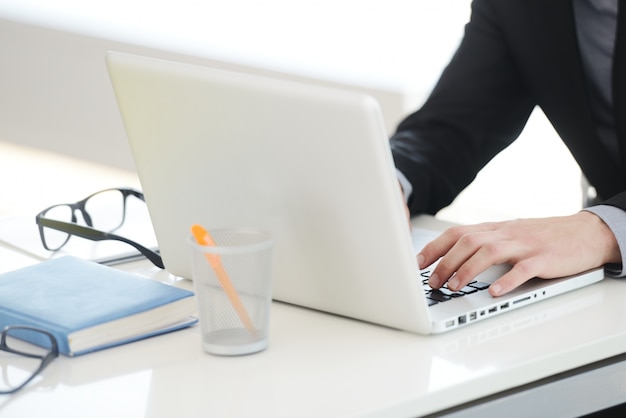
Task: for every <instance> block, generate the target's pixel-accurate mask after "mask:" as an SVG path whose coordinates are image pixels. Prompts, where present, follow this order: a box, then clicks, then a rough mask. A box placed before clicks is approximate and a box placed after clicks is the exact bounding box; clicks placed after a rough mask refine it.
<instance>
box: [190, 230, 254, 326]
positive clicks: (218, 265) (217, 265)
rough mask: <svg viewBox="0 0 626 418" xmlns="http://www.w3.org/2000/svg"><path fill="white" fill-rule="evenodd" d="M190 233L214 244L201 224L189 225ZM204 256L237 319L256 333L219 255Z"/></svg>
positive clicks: (208, 243) (199, 242)
mask: <svg viewBox="0 0 626 418" xmlns="http://www.w3.org/2000/svg"><path fill="white" fill-rule="evenodd" d="M191 233H192V234H193V236H194V238H195V240H196V242H197V243H198V244H200V245H205V246H210V247H214V246H215V241H214V240H213V238H212V237H211V235H210V234H209V232H208V231H207V230H206V229H204V227H202V226H201V225H197V224H196V225H193V226H192V227H191ZM205 257H206V259H207V261H208V262H209V264H210V265H211V267H212V268H213V271H214V272H215V275H216V276H217V279H218V280H219V282H220V284H221V285H222V288H223V289H224V291H225V292H226V295H227V296H228V299H229V300H230V303H231V304H232V305H233V308H234V309H235V312H236V313H237V316H239V319H240V320H241V322H242V323H243V324H244V325H245V327H246V328H247V329H248V331H250V332H251V333H252V334H253V335H256V328H255V327H254V324H253V323H252V320H251V319H250V315H248V311H247V310H246V307H245V306H244V304H243V303H242V302H241V299H240V298H239V295H238V294H237V290H236V289H235V287H234V286H233V283H232V282H231V281H230V278H229V277H228V273H227V272H226V270H225V269H224V266H223V265H222V261H221V259H220V256H219V255H218V254H205Z"/></svg>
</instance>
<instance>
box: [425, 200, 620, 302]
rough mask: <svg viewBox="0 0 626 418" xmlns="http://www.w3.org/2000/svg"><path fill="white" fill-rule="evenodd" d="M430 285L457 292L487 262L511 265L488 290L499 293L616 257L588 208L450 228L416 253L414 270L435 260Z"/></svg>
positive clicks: (613, 246)
mask: <svg viewBox="0 0 626 418" xmlns="http://www.w3.org/2000/svg"><path fill="white" fill-rule="evenodd" d="M440 257H441V260H440V261H439V264H438V265H437V266H436V267H435V269H434V270H433V272H432V275H431V277H430V282H429V284H430V286H431V287H433V288H435V289H438V288H440V287H441V286H443V285H444V284H445V283H446V282H448V288H450V289H451V290H459V289H461V288H462V287H463V286H465V285H466V284H467V283H469V282H470V281H471V280H472V279H473V278H474V277H475V276H477V275H478V274H480V273H482V272H483V271H485V270H486V269H487V268H489V267H490V266H492V265H495V264H502V263H508V264H510V265H512V269H511V270H510V271H509V272H508V273H506V274H504V275H503V276H502V277H500V278H499V279H498V280H496V281H495V282H494V283H493V284H492V285H491V286H490V288H489V292H490V293H491V295H492V296H500V295H502V294H505V293H507V292H509V291H511V290H513V289H515V288H516V287H517V286H519V285H521V284H522V283H524V282H526V281H528V280H530V279H531V278H533V277H541V278H544V279H551V278H557V277H563V276H568V275H571V274H576V273H580V272H582V271H585V270H588V269H591V268H595V267H599V266H602V265H604V264H607V263H615V262H619V261H620V260H621V256H620V252H619V248H618V246H617V241H616V240H615V237H614V235H613V233H612V232H611V230H610V229H609V228H608V226H607V225H606V224H605V223H604V222H603V221H602V220H601V219H600V218H599V217H597V216H596V215H594V214H592V213H590V212H585V211H582V212H579V213H577V214H575V215H571V216H563V217H556V218H543V219H520V220H513V221H506V222H495V223H483V224H478V225H472V226H455V227H452V228H449V229H447V230H446V231H445V232H444V233H443V234H441V235H440V236H439V237H438V238H436V239H435V240H433V241H431V242H430V243H429V244H427V245H426V246H425V247H424V249H423V250H422V251H421V252H420V254H418V255H417V260H418V263H419V266H420V268H422V269H423V268H425V267H428V266H429V265H431V264H432V263H434V262H435V261H436V260H438V259H439V258H440Z"/></svg>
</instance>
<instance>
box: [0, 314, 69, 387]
mask: <svg viewBox="0 0 626 418" xmlns="http://www.w3.org/2000/svg"><path fill="white" fill-rule="evenodd" d="M26 333H28V334H30V335H28V339H29V340H33V341H37V342H38V343H40V344H41V346H42V347H46V348H42V347H36V346H34V345H27V344H25V343H20V342H18V341H17V339H22V338H26V337H27V336H26V335H25V334H26ZM0 351H4V352H6V353H11V354H15V356H11V357H10V358H6V357H5V356H2V357H0V365H1V367H2V376H1V377H0V394H2V395H5V394H9V393H15V392H17V391H18V390H20V389H22V388H23V387H24V386H26V385H27V384H28V382H30V381H31V380H33V379H34V378H35V377H36V376H37V375H38V374H39V373H41V371H42V370H43V369H45V368H46V366H47V365H48V364H50V363H51V362H52V360H54V359H55V358H57V357H58V356H59V347H58V345H57V340H56V338H54V336H53V335H52V334H50V333H49V332H46V331H44V330H42V329H39V328H33V327H27V326H21V325H19V326H7V327H6V328H4V330H2V336H1V337H0Z"/></svg>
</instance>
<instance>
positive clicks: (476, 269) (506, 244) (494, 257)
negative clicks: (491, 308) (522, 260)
mask: <svg viewBox="0 0 626 418" xmlns="http://www.w3.org/2000/svg"><path fill="white" fill-rule="evenodd" d="M482 235H483V236H484V238H485V239H486V241H485V242H483V243H482V244H481V245H480V248H479V249H478V250H477V251H476V252H475V253H474V254H473V255H472V256H471V257H469V258H468V259H467V260H466V261H465V262H464V263H463V264H462V265H461V266H459V267H458V269H457V271H456V273H455V274H454V276H453V277H452V278H451V279H450V280H449V281H448V288H450V289H451V290H460V289H462V288H463V287H464V286H466V285H467V284H468V283H470V282H471V281H472V280H474V279H476V277H477V276H478V275H479V274H481V273H483V272H484V271H486V270H487V269H488V268H490V267H492V266H494V265H496V264H503V263H509V262H510V261H511V260H512V259H513V258H514V257H515V255H516V254H518V253H519V249H520V246H519V245H517V244H516V243H515V242H513V241H509V240H498V241H490V240H489V236H491V235H493V234H489V235H487V234H482Z"/></svg>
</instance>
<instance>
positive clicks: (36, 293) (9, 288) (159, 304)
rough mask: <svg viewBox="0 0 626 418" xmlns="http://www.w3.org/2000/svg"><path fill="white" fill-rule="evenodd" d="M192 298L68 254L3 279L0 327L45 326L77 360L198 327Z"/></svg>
mask: <svg viewBox="0 0 626 418" xmlns="http://www.w3.org/2000/svg"><path fill="white" fill-rule="evenodd" d="M193 295H194V294H193V292H191V291H188V290H185V289H180V288H177V287H174V286H170V285H166V284H163V283H160V282H157V281H154V280H150V279H148V278H143V277H140V276H137V275H134V274H131V273H127V272H124V271H121V270H116V269H113V268H111V267H106V266H103V265H100V264H97V263H94V262H91V261H86V260H82V259H78V258H75V257H70V256H68V257H63V258H58V259H52V260H48V261H44V262H41V263H38V264H35V265H32V266H29V267H26V268H22V269H19V270H15V271H11V272H8V273H4V274H2V275H0V326H1V327H2V328H3V327H5V326H6V325H31V326H35V327H39V328H42V329H44V330H47V331H48V332H51V333H52V334H53V335H54V336H55V337H56V339H57V341H58V344H59V351H60V352H61V353H63V354H65V355H68V356H76V355H80V354H85V353H88V352H91V351H95V350H100V349H103V348H107V347H111V346H115V345H119V344H124V343H127V342H131V341H135V340H138V339H142V338H147V337H150V336H153V335H157V334H162V333H165V332H169V331H174V330H177V329H180V328H184V327H188V326H190V325H193V324H195V323H196V322H197V318H196V317H195V313H196V304H195V299H194V298H193ZM30 342H32V343H35V344H39V345H42V344H41V342H39V341H30Z"/></svg>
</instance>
